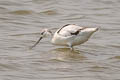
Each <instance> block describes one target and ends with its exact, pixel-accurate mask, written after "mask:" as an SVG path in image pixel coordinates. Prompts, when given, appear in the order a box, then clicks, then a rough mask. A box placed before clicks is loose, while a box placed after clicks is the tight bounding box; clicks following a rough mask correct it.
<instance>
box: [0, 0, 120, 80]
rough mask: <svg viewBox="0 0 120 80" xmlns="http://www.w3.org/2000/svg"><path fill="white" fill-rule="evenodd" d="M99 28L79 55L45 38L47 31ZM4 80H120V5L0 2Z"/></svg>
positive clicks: (0, 76) (92, 0) (97, 0)
mask: <svg viewBox="0 0 120 80" xmlns="http://www.w3.org/2000/svg"><path fill="white" fill-rule="evenodd" d="M69 23H70V24H77V25H81V26H89V27H99V28H100V29H99V31H97V32H96V33H95V34H93V36H92V37H91V39H90V40H89V41H88V42H86V43H85V44H82V45H80V46H76V47H75V51H70V50H69V49H68V48H65V47H60V46H54V45H52V44H50V43H49V40H50V39H49V38H46V39H44V40H42V41H41V43H39V45H37V46H36V47H35V48H33V49H32V50H29V49H28V48H29V47H30V46H31V45H33V44H34V43H35V42H36V41H37V40H38V38H39V36H40V35H39V33H40V31H41V29H43V28H59V27H61V26H63V25H65V24H69ZM0 45H1V46H0V80H16V79H17V80H80V79H81V80H120V1H119V0H0Z"/></svg>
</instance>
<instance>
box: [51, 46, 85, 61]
mask: <svg viewBox="0 0 120 80" xmlns="http://www.w3.org/2000/svg"><path fill="white" fill-rule="evenodd" d="M50 52H52V53H54V54H56V58H55V59H53V60H60V61H66V60H68V61H69V60H72V61H76V60H78V61H80V60H84V59H85V58H86V57H85V56H84V54H82V53H81V51H79V50H72V51H71V50H70V48H56V49H52V50H51V51H50Z"/></svg>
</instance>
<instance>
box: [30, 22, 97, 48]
mask: <svg viewBox="0 0 120 80" xmlns="http://www.w3.org/2000/svg"><path fill="white" fill-rule="evenodd" d="M97 30H98V28H87V27H80V26H77V25H74V24H67V25H65V26H63V27H61V28H60V29H58V30H57V31H56V32H55V33H54V35H53V37H52V40H51V42H52V44H55V45H61V46H69V47H70V48H71V49H73V46H76V45H80V44H82V43H84V42H86V41H87V40H88V39H89V38H90V36H91V35H92V34H93V33H94V32H96V31H97ZM41 34H42V37H40V39H39V40H38V41H37V43H36V44H35V45H33V46H32V47H34V46H36V45H37V44H38V43H39V41H40V40H41V39H42V38H43V37H44V36H46V35H51V34H52V32H51V31H50V30H48V29H44V30H43V32H42V33H41Z"/></svg>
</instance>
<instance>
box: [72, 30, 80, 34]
mask: <svg viewBox="0 0 120 80" xmlns="http://www.w3.org/2000/svg"><path fill="white" fill-rule="evenodd" d="M79 32H80V30H78V31H76V32H75V33H71V35H78V34H79Z"/></svg>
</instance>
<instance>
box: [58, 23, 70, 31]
mask: <svg viewBox="0 0 120 80" xmlns="http://www.w3.org/2000/svg"><path fill="white" fill-rule="evenodd" d="M68 25H71V24H66V25H64V26H63V27H62V28H61V29H60V30H59V31H58V32H57V33H59V32H60V31H61V30H62V29H63V28H64V27H66V26H68Z"/></svg>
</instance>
